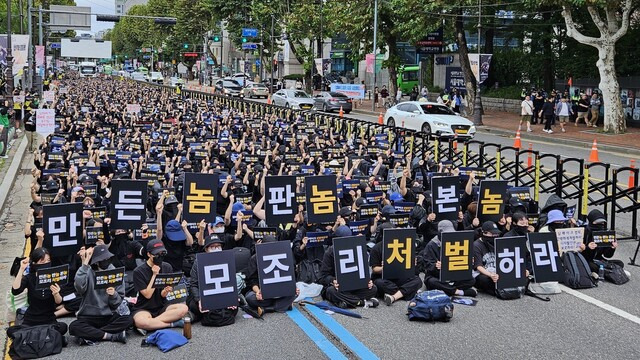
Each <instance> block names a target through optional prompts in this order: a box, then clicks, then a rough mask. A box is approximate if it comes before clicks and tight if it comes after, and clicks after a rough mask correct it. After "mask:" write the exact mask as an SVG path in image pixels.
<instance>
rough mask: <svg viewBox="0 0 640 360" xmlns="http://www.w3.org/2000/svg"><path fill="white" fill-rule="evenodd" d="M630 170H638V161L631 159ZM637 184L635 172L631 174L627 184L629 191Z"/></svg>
mask: <svg viewBox="0 0 640 360" xmlns="http://www.w3.org/2000/svg"><path fill="white" fill-rule="evenodd" d="M629 167H630V168H632V169H635V168H636V161H635V160H634V159H631V165H629ZM635 182H636V180H635V174H634V172H633V171H630V172H629V182H628V184H627V187H628V188H629V189H632V188H633V184H634V183H635Z"/></svg>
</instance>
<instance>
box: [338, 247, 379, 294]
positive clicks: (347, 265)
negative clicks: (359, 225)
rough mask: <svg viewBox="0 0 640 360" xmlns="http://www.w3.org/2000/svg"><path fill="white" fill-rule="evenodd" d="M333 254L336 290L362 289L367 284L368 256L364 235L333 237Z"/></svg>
mask: <svg viewBox="0 0 640 360" xmlns="http://www.w3.org/2000/svg"><path fill="white" fill-rule="evenodd" d="M333 255H334V261H335V264H334V266H335V268H336V279H337V280H338V284H340V287H339V288H338V291H351V290H358V289H364V288H366V287H367V286H368V285H369V278H370V277H369V257H368V256H367V244H366V240H365V237H364V236H362V235H360V236H346V237H340V238H335V239H333Z"/></svg>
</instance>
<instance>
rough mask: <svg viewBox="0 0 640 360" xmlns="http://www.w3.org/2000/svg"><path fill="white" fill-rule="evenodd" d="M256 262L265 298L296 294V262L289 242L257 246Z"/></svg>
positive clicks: (261, 289)
mask: <svg viewBox="0 0 640 360" xmlns="http://www.w3.org/2000/svg"><path fill="white" fill-rule="evenodd" d="M256 260H257V261H258V279H259V280H260V291H261V292H262V297H263V298H265V299H273V298H277V297H283V296H294V295H295V294H296V275H295V262H294V260H293V253H292V252H291V245H290V242H289V241H276V242H270V243H264V244H256Z"/></svg>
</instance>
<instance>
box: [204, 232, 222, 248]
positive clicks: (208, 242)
mask: <svg viewBox="0 0 640 360" xmlns="http://www.w3.org/2000/svg"><path fill="white" fill-rule="evenodd" d="M213 244H224V241H223V240H222V239H220V238H219V237H218V235H215V234H213V235H211V236H209V237H208V238H207V240H206V241H205V242H204V247H205V248H206V247H208V246H209V245H213Z"/></svg>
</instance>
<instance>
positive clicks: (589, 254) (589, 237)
mask: <svg viewBox="0 0 640 360" xmlns="http://www.w3.org/2000/svg"><path fill="white" fill-rule="evenodd" d="M587 219H588V220H589V224H588V225H587V227H586V229H585V231H584V245H586V246H585V249H584V250H583V251H582V256H584V258H585V260H587V263H588V264H589V268H590V269H591V271H592V272H594V273H596V274H597V273H598V271H599V270H600V264H598V263H596V261H603V262H610V263H614V264H616V265H618V266H620V267H621V268H624V262H622V261H620V260H613V259H611V258H612V257H613V255H614V254H615V252H616V249H617V248H618V242H617V241H615V242H613V243H611V246H610V247H598V246H597V244H596V243H595V242H593V232H594V231H606V230H608V229H607V218H606V216H604V214H603V213H602V211H600V210H598V209H593V210H591V211H590V212H589V215H587ZM624 272H625V273H626V274H627V276H630V275H631V273H629V271H627V270H625V271H624Z"/></svg>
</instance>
